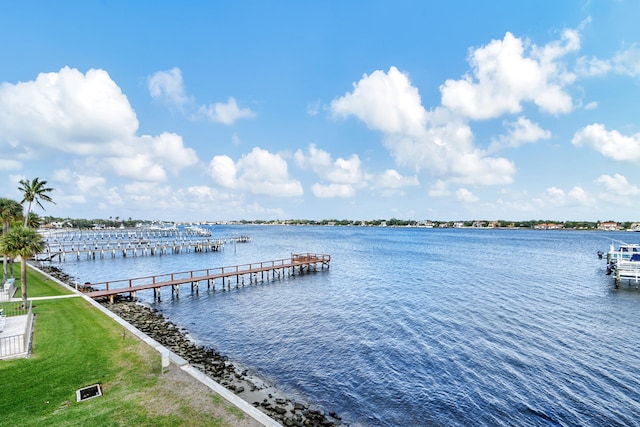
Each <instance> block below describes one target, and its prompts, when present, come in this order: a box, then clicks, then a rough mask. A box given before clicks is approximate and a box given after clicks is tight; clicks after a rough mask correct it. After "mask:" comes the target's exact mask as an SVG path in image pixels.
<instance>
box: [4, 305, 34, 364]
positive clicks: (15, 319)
mask: <svg viewBox="0 0 640 427" xmlns="http://www.w3.org/2000/svg"><path fill="white" fill-rule="evenodd" d="M0 307H1V308H2V316H3V317H4V319H3V320H4V330H3V331H0V359H4V358H9V357H17V356H26V355H27V354H28V353H29V347H30V345H31V327H32V325H33V309H32V303H31V301H29V307H28V308H27V310H24V309H22V303H21V302H13V303H4V304H2V305H0ZM10 325H12V327H9V326H10ZM5 333H6V334H5Z"/></svg>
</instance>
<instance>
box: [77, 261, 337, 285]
mask: <svg viewBox="0 0 640 427" xmlns="http://www.w3.org/2000/svg"><path fill="white" fill-rule="evenodd" d="M330 262H331V256H330V255H322V254H312V253H304V254H292V255H291V258H284V259H279V260H273V261H262V262H255V263H249V264H240V265H233V266H226V267H214V268H206V269H201V270H191V271H181V272H177V273H166V274H157V275H153V276H142V277H135V278H131V279H118V280H109V281H105V282H95V283H89V284H87V286H88V288H87V287H85V288H84V289H83V291H84V292H86V293H89V294H90V293H92V292H100V291H106V292H108V291H116V290H117V291H119V292H127V291H134V290H136V289H140V288H153V287H154V286H155V285H157V286H169V285H173V284H180V283H189V282H198V281H201V280H208V279H217V278H224V277H231V276H242V275H246V274H254V273H259V272H263V271H271V270H277V269H286V268H291V267H297V266H302V265H310V264H317V263H322V265H326V266H328V265H329V263H330Z"/></svg>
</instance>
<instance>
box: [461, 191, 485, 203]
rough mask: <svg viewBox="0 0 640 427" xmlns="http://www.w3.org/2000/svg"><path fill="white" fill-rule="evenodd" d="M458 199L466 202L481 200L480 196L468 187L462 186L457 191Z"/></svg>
mask: <svg viewBox="0 0 640 427" xmlns="http://www.w3.org/2000/svg"><path fill="white" fill-rule="evenodd" d="M456 199H458V200H459V201H461V202H465V203H475V202H477V201H478V200H480V199H479V198H478V196H476V195H475V194H473V193H472V192H471V191H469V190H468V189H466V188H460V189H458V190H457V191H456Z"/></svg>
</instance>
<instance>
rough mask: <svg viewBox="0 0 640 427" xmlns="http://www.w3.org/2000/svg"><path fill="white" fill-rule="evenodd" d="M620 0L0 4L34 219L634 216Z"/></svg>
mask: <svg viewBox="0 0 640 427" xmlns="http://www.w3.org/2000/svg"><path fill="white" fill-rule="evenodd" d="M638 16H640V3H639V2H637V1H633V2H631V1H604V0H603V1H553V2H552V1H548V2H547V1H543V2H540V1H517V2H514V1H492V2H476V1H447V2H431V1H429V2H426V1H402V0H400V1H393V2H391V1H366V2H365V1H362V2H360V1H348V2H338V1H335V2H334V1H326V2H319V1H313V2H312V1H280V2H266V1H237V2H227V1H201V2H198V1H193V2H169V1H156V2H153V3H151V2H128V1H106V0H103V1H82V2H80V1H78V2H72V1H60V2H49V1H41V2H33V1H21V2H2V3H1V4H0V64H2V65H1V66H0V153H1V154H0V178H1V179H0V195H2V196H3V197H10V198H14V199H17V200H20V198H21V196H20V193H19V192H18V181H19V180H20V179H23V178H29V179H31V178H33V177H40V178H41V179H45V180H47V181H48V183H49V185H50V186H51V187H53V188H54V189H55V191H54V192H53V193H52V194H51V195H52V197H53V199H54V200H55V201H56V204H55V205H50V204H49V205H47V206H45V207H46V211H42V210H39V209H36V212H38V213H39V214H49V215H54V216H62V217H67V216H68V217H73V218H108V217H116V216H118V217H120V218H129V217H131V218H136V219H165V220H178V221H207V220H208V221H213V220H231V219H290V218H304V219H323V218H337V219H343V218H348V219H376V218H402V219H418V220H419V219H432V220H466V219H468V220H473V219H488V220H494V219H504V220H527V219H551V220H589V221H596V220H603V221H604V220H617V221H637V220H640V213H638V206H639V205H640V203H639V202H640V172H639V170H638V166H639V165H640V115H639V114H638V113H639V112H640V107H639V104H638V100H639V99H640V45H639V43H640V32H639V31H638V29H637V17H638Z"/></svg>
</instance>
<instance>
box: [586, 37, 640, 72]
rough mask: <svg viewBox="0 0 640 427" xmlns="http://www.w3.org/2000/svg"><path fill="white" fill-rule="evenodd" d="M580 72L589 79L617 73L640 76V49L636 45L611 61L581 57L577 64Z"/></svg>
mask: <svg viewBox="0 0 640 427" xmlns="http://www.w3.org/2000/svg"><path fill="white" fill-rule="evenodd" d="M577 70H578V72H579V73H580V74H581V75H583V76H587V77H593V76H602V75H605V74H608V73H616V74H621V75H626V76H629V77H638V76H640V48H639V47H638V45H637V44H636V43H634V44H632V45H631V46H629V47H628V48H625V49H621V50H619V51H618V52H616V54H615V55H614V56H613V57H612V58H609V59H600V58H596V57H591V58H587V57H581V58H579V59H578V64H577Z"/></svg>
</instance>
